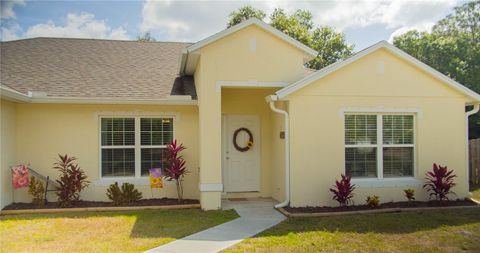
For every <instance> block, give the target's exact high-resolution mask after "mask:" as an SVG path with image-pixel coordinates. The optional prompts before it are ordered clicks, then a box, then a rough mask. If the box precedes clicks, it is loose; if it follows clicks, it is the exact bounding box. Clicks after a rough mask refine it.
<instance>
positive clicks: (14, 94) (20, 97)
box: [0, 84, 32, 102]
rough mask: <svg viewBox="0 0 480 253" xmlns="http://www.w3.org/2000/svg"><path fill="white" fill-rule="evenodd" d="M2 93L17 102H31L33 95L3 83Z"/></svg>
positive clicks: (0, 88)
mask: <svg viewBox="0 0 480 253" xmlns="http://www.w3.org/2000/svg"><path fill="white" fill-rule="evenodd" d="M0 94H1V97H2V98H4V99H6V100H10V101H15V102H30V101H31V99H32V97H31V96H29V95H26V94H23V93H21V92H19V91H16V90H14V89H12V88H10V87H8V86H5V85H3V84H0Z"/></svg>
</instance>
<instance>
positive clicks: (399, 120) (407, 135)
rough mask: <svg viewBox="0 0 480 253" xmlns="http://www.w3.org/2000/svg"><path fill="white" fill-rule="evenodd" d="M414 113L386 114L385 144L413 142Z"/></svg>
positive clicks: (384, 120) (384, 125) (384, 123)
mask: <svg viewBox="0 0 480 253" xmlns="http://www.w3.org/2000/svg"><path fill="white" fill-rule="evenodd" d="M413 142H414V139H413V115H384V116H383V144H390V145H392V144H413Z"/></svg>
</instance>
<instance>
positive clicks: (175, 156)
mask: <svg viewBox="0 0 480 253" xmlns="http://www.w3.org/2000/svg"><path fill="white" fill-rule="evenodd" d="M185 149H186V147H184V146H183V144H180V145H177V140H173V141H172V142H171V143H170V144H168V146H167V153H168V168H166V169H165V178H166V179H167V180H169V181H173V180H175V184H176V186H177V196H178V201H179V202H181V201H182V200H183V178H184V177H185V175H186V174H188V173H189V172H188V170H187V167H186V166H185V159H183V156H181V155H180V154H179V153H180V152H182V151H183V150H185Z"/></svg>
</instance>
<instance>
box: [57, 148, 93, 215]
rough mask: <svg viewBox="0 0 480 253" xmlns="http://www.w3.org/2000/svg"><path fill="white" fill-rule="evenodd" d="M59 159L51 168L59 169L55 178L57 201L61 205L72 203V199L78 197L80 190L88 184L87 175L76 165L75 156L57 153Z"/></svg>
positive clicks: (65, 205)
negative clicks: (58, 173)
mask: <svg viewBox="0 0 480 253" xmlns="http://www.w3.org/2000/svg"><path fill="white" fill-rule="evenodd" d="M58 157H59V159H58V160H57V162H56V163H54V164H53V169H56V170H58V171H60V176H59V178H58V179H57V180H56V181H57V183H58V185H59V187H58V188H57V192H56V194H57V196H58V203H59V204H60V206H61V207H68V206H71V205H72V202H73V201H77V200H79V199H80V192H81V191H82V190H83V189H84V188H85V187H87V186H88V184H89V181H87V175H86V174H85V172H84V171H83V170H82V169H81V168H80V166H78V164H77V158H75V157H69V156H68V155H67V154H65V155H63V156H62V155H60V154H58Z"/></svg>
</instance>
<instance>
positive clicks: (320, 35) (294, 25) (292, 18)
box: [228, 6, 353, 69]
mask: <svg viewBox="0 0 480 253" xmlns="http://www.w3.org/2000/svg"><path fill="white" fill-rule="evenodd" d="M265 16H266V15H265V13H264V12H263V11H261V10H258V9H255V8H253V7H251V6H245V7H242V8H240V9H239V10H238V11H234V12H232V13H231V14H230V21H229V22H228V27H230V26H232V25H235V24H238V23H240V22H242V21H244V20H247V19H248V18H251V17H256V18H258V19H260V20H263V19H264V18H265ZM269 17H270V25H271V26H273V27H275V28H276V29H278V30H280V31H282V32H283V33H285V34H287V35H289V36H290V37H292V38H294V39H296V40H298V41H300V42H302V43H303V44H305V45H307V46H308V47H310V48H312V49H315V50H317V51H318V56H317V57H316V58H315V59H313V60H312V61H310V62H308V63H307V64H306V65H307V67H309V68H313V69H321V68H323V67H326V66H328V65H330V64H332V63H334V62H336V61H338V60H341V59H345V58H347V57H348V56H350V55H351V54H352V52H353V45H349V44H347V42H346V41H345V34H343V33H338V32H336V31H335V30H334V29H333V28H331V27H328V26H319V27H315V24H314V22H313V15H312V13H311V12H309V11H306V10H297V11H295V12H294V13H293V14H291V15H287V14H286V13H285V11H284V10H283V9H281V8H276V9H275V10H274V11H273V12H272V13H271V14H270V16H269Z"/></svg>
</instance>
